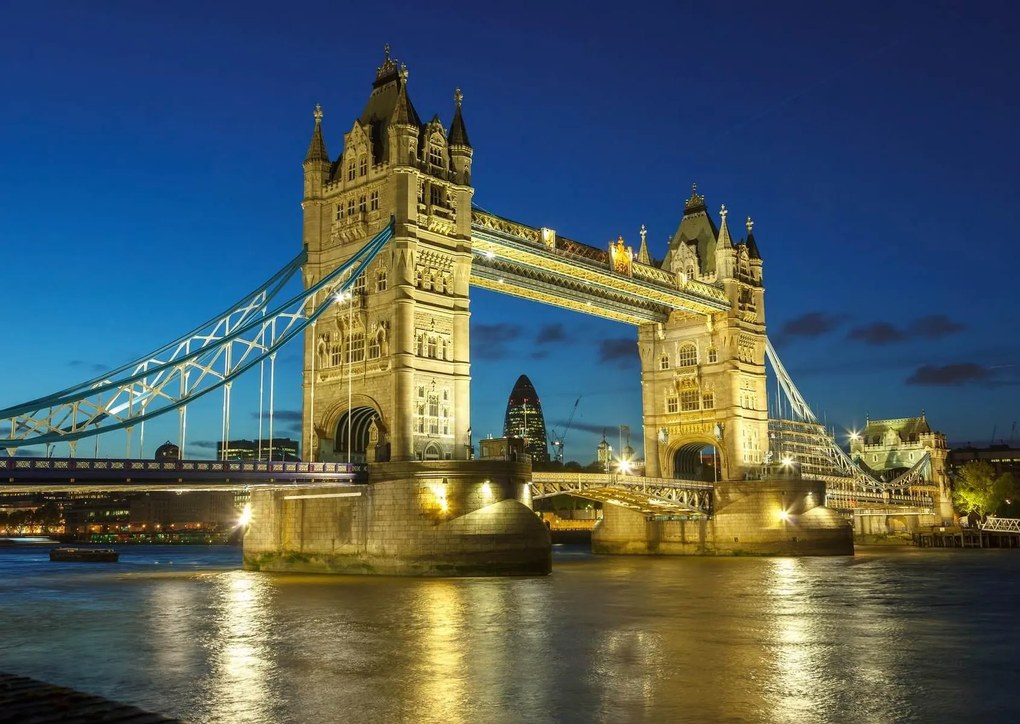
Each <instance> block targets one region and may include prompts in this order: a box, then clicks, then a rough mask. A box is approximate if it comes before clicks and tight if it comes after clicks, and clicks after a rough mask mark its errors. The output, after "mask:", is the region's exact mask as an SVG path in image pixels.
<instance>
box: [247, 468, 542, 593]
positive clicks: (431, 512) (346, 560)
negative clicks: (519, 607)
mask: <svg viewBox="0 0 1020 724" xmlns="http://www.w3.org/2000/svg"><path fill="white" fill-rule="evenodd" d="M530 475H531V467H530V465H527V464H521V463H508V462H503V461H470V462H468V461H436V462H407V463H380V464H372V465H369V483H368V484H367V485H356V486H349V485H335V486H322V485H319V486H307V487H294V488H287V489H284V490H280V489H277V490H255V491H253V492H252V497H251V505H252V516H251V525H250V527H249V529H248V531H247V532H246V534H245V537H244V567H245V568H246V569H248V570H258V571H274V572H295V573H351V574H379V575H407V576H515V575H545V574H548V573H549V572H550V570H551V568H552V556H551V551H552V548H551V545H550V542H549V532H548V530H547V529H546V527H545V525H544V524H543V523H542V522H541V520H539V518H538V517H537V516H536V515H535V514H534V512H533V511H532V510H531V500H530V493H529V488H528V481H529V479H530Z"/></svg>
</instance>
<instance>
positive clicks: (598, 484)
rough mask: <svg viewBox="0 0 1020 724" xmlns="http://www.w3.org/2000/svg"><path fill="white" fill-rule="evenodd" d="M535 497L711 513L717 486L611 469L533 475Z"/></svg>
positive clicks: (652, 512) (652, 511)
mask: <svg viewBox="0 0 1020 724" xmlns="http://www.w3.org/2000/svg"><path fill="white" fill-rule="evenodd" d="M531 490H532V497H534V498H536V499H540V498H551V497H553V496H555V495H576V496H578V497H581V498H588V499H590V500H597V501H599V502H602V503H608V504H610V505H619V506H621V507H624V508H630V509H632V510H637V511H639V512H641V513H643V514H645V515H646V516H649V517H655V516H660V515H664V516H669V515H685V514H689V513H694V514H697V515H699V516H705V515H711V514H712V500H713V491H714V486H713V485H712V483H706V482H702V481H698V480H674V479H671V478H645V477H638V476H633V475H618V474H612V473H545V472H534V473H532V476H531Z"/></svg>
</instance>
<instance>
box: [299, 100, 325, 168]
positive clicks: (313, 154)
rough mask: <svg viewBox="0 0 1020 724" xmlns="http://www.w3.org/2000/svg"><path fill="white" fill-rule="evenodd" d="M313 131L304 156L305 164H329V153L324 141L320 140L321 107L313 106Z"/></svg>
mask: <svg viewBox="0 0 1020 724" xmlns="http://www.w3.org/2000/svg"><path fill="white" fill-rule="evenodd" d="M313 116H314V117H315V130H313V131H312V140H311V142H310V143H309V144H308V153H306V154H305V163H309V162H311V161H323V162H325V163H329V153H328V152H327V151H326V141H325V140H324V139H323V138H322V106H320V105H319V104H318V103H316V104H315V113H314V114H313Z"/></svg>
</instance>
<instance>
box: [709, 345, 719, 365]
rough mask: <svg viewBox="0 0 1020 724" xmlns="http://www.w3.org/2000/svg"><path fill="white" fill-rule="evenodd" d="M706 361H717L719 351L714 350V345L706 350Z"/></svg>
mask: <svg viewBox="0 0 1020 724" xmlns="http://www.w3.org/2000/svg"><path fill="white" fill-rule="evenodd" d="M708 361H709V363H715V362H718V361H719V353H718V352H716V351H715V347H712V348H711V349H709V350H708Z"/></svg>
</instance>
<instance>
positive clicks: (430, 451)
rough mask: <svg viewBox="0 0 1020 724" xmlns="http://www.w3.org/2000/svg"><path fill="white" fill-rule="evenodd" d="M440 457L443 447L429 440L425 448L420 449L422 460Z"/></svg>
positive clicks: (439, 458)
mask: <svg viewBox="0 0 1020 724" xmlns="http://www.w3.org/2000/svg"><path fill="white" fill-rule="evenodd" d="M442 457H443V449H442V448H441V447H439V446H438V445H437V444H436V443H434V442H430V443H429V444H428V445H426V446H425V449H424V450H422V451H421V459H422V460H441V459H442Z"/></svg>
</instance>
